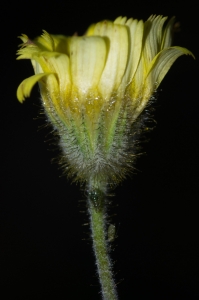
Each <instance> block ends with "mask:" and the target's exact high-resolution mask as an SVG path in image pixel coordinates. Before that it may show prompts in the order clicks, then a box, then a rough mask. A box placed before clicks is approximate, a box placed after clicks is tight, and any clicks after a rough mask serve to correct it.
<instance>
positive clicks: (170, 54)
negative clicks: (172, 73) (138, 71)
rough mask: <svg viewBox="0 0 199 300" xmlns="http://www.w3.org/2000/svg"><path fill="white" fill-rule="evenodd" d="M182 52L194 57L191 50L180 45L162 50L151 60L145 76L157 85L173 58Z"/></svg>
mask: <svg viewBox="0 0 199 300" xmlns="http://www.w3.org/2000/svg"><path fill="white" fill-rule="evenodd" d="M183 54H186V55H191V56H193V57H194V55H193V54H192V53H191V51H189V50H187V49H186V48H182V47H170V48H167V49H164V50H162V51H161V52H160V53H158V54H157V55H156V56H155V57H154V59H153V61H152V62H151V64H150V66H149V71H148V75H147V77H148V76H150V77H151V82H153V83H155V84H156V87H158V86H159V84H160V83H161V81H162V80H163V78H164V77H165V75H166V73H167V72H168V71H169V69H170V67H171V66H172V65H173V63H174V62H175V60H176V59H177V58H178V57H180V56H181V55H183Z"/></svg>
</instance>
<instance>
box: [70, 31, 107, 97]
mask: <svg viewBox="0 0 199 300" xmlns="http://www.w3.org/2000/svg"><path fill="white" fill-rule="evenodd" d="M106 51H107V50H106V43H105V41H104V39H103V38H101V37H96V36H90V37H88V36H84V37H74V38H73V39H72V40H71V45H70V60H71V76H72V82H73V85H74V86H75V87H76V88H77V89H78V90H79V92H81V93H83V94H85V93H87V92H88V91H89V89H91V88H92V89H95V88H96V87H97V84H98V82H99V80H100V77H101V74H102V71H103V69H104V65H105V60H106Z"/></svg>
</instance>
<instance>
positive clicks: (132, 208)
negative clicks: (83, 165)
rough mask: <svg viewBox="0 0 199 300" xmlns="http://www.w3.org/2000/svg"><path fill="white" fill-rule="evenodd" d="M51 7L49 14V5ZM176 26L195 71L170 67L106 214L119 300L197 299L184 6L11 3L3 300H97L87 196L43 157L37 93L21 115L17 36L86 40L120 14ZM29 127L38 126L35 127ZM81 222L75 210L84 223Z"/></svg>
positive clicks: (26, 72) (194, 93)
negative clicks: (113, 231) (161, 18)
mask: <svg viewBox="0 0 199 300" xmlns="http://www.w3.org/2000/svg"><path fill="white" fill-rule="evenodd" d="M49 2H50V3H49ZM151 14H163V15H168V16H169V17H171V16H173V15H175V16H176V17H177V21H179V22H180V24H181V30H180V31H179V32H178V33H176V40H175V44H176V45H179V46H184V47H187V48H188V49H190V50H191V51H193V53H194V54H195V56H196V61H194V60H193V59H192V58H191V57H186V56H183V57H181V58H179V59H178V61H177V62H176V63H175V64H174V66H173V67H172V69H171V70H170V71H169V73H168V74H167V76H166V78H165V79H164V81H163V83H162V84H161V86H160V89H159V91H160V93H159V97H158V100H157V102H156V103H155V104H154V107H155V108H156V111H155V119H156V121H157V126H156V128H155V129H154V130H153V132H151V133H150V134H149V136H148V137H150V141H149V142H148V143H144V144H143V152H146V155H143V156H142V157H140V158H139V160H138V162H137V164H136V171H135V174H134V176H132V178H130V179H127V180H126V181H124V182H123V184H122V185H121V186H119V187H118V188H117V189H116V190H115V191H114V193H115V194H116V195H115V197H114V198H113V199H112V201H113V205H112V208H111V211H112V212H113V213H114V214H116V216H115V217H113V223H114V224H115V225H116V228H117V235H118V238H117V239H116V242H115V243H114V247H113V248H114V251H113V252H112V257H113V260H114V261H115V265H114V270H115V274H116V281H117V282H118V292H119V296H120V299H145V298H146V297H148V298H152V299H181V298H183V297H184V298H185V299H197V298H198V296H199V272H198V269H199V240H198V231H199V221H198V179H199V172H198V150H199V142H198V130H199V123H198V109H199V104H198V101H199V99H198V90H197V89H198V62H197V57H198V29H199V28H198V16H197V15H196V8H195V7H192V2H191V1H190V2H188V3H187V2H186V6H185V4H184V5H183V4H182V1H165V2H161V1H146V0H144V1H140V2H135V1H125V0H123V1H121V2H119V3H118V2H113V1H104V2H102V1H100V2H94V1H93V2H88V1H86V2H85V1H82V2H77V1H74V2H72V1H56V2H55V1H32V2H31V1H29V2H28V1H17V2H16V4H15V6H14V7H13V5H12V6H11V5H10V2H9V1H8V2H6V3H4V4H3V7H2V8H1V15H2V16H1V22H2V24H1V33H2V34H1V40H2V43H1V50H2V54H1V118H0V119H1V122H2V124H1V131H2V132H1V151H2V154H1V156H0V159H1V185H2V187H1V200H0V215H1V216H0V223H1V228H0V264H1V267H0V272H1V284H2V286H3V288H2V289H1V293H2V292H3V291H6V296H4V297H3V298H2V299H11V298H12V299H48V298H49V297H51V298H54V299H82V300H83V299H87V300H90V299H92V300H93V299H96V300H97V299H100V295H99V285H98V280H97V277H96V272H95V265H94V258H93V253H92V245H91V242H90V241H89V239H88V238H89V228H88V227H87V226H82V224H83V223H85V222H87V215H86V213H85V206H84V202H80V200H82V199H84V195H83V194H82V192H81V191H80V189H79V186H77V185H75V184H72V185H71V183H70V181H69V180H67V179H66V178H65V177H62V176H61V175H62V173H61V171H60V170H59V169H58V167H57V165H56V164H52V163H51V160H52V158H54V157H56V156H57V154H58V151H57V150H56V149H55V147H54V146H52V145H50V142H48V140H49V139H50V136H49V135H47V134H48V133H49V131H50V130H49V129H41V130H38V128H39V127H41V126H42V124H44V122H45V121H44V119H43V118H40V117H38V116H39V105H40V104H39V103H40V101H39V93H38V87H36V88H34V91H33V93H32V95H31V98H30V99H27V100H26V101H25V103H24V104H23V105H21V104H20V103H19V102H18V101H17V99H16V89H17V86H18V85H19V83H20V82H21V81H22V80H23V79H25V78H26V77H28V76H30V75H32V74H33V71H32V67H31V64H30V62H29V61H25V60H24V61H20V62H19V61H15V52H16V50H17V45H18V44H19V43H20V41H19V39H17V36H19V35H20V34H21V33H26V34H27V35H28V36H29V37H31V38H34V37H35V36H37V35H40V34H41V31H42V29H45V30H47V31H48V32H50V33H54V34H56V33H57V34H60V33H62V34H65V35H72V34H73V33H74V32H78V33H79V34H83V33H84V31H85V29H86V28H87V27H88V26H89V25H90V24H91V23H92V22H97V21H99V20H101V19H105V18H107V19H114V18H116V17H117V16H119V15H123V16H125V15H126V16H128V17H134V18H139V19H140V18H142V19H144V20H146V19H147V18H148V17H149V16H150V15H151ZM35 118H36V120H35ZM80 211H83V213H81V212H80Z"/></svg>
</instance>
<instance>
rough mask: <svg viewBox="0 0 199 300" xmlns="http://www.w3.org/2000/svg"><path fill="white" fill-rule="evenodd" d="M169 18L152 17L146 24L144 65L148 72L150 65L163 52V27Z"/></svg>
mask: <svg viewBox="0 0 199 300" xmlns="http://www.w3.org/2000/svg"><path fill="white" fill-rule="evenodd" d="M166 19H167V17H164V18H163V17H162V16H157V17H156V16H151V17H150V18H149V19H148V20H147V21H146V22H145V24H144V38H143V42H144V48H143V56H144V64H145V69H146V70H147V68H148V65H149V64H150V62H151V61H152V60H153V58H154V57H155V56H156V54H157V53H158V52H159V51H160V50H161V42H162V35H163V34H162V27H163V24H164V22H165V21H166Z"/></svg>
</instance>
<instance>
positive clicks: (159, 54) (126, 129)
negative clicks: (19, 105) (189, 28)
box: [17, 16, 193, 182]
mask: <svg viewBox="0 0 199 300" xmlns="http://www.w3.org/2000/svg"><path fill="white" fill-rule="evenodd" d="M166 19H167V17H162V16H151V17H150V18H149V19H148V20H147V21H146V22H145V23H144V22H143V21H142V20H141V21H138V20H135V19H128V20H127V18H126V17H124V18H123V17H118V18H117V19H116V20H115V21H114V22H110V21H102V22H99V23H97V24H93V25H91V26H90V27H89V28H88V30H87V32H86V34H85V35H84V36H81V37H79V36H72V37H65V36H62V35H50V34H48V33H47V32H46V31H44V33H43V35H42V36H40V37H38V38H36V39H35V40H34V41H31V40H30V39H29V38H28V37H27V36H26V35H22V36H21V39H22V41H23V44H22V47H21V49H20V50H19V51H18V55H19V57H18V59H31V61H32V64H33V67H34V71H35V75H33V76H31V77H29V78H27V79H25V80H24V81H23V82H22V83H21V84H20V85H19V87H18V90H17V98H18V100H19V101H20V102H23V101H24V99H25V98H26V97H29V96H30V93H31V90H32V88H33V86H34V85H35V84H36V83H37V82H39V85H40V91H41V96H42V100H43V105H44V108H45V111H46V114H47V116H48V118H49V119H50V120H51V121H52V123H53V125H54V127H55V128H56V129H57V130H58V132H59V135H60V140H61V142H60V144H61V146H62V148H63V152H64V156H65V159H66V161H67V165H68V166H69V168H70V169H71V173H72V175H73V176H77V178H78V179H80V180H83V181H86V180H88V177H89V176H90V174H91V173H92V176H98V177H101V178H106V180H110V181H114V182H115V181H119V180H120V179H122V178H123V176H124V175H125V173H126V171H127V169H128V167H129V166H130V165H131V162H132V156H130V155H128V154H129V153H131V154H132V151H131V150H130V149H131V148H132V147H131V142H130V140H131V138H130V132H131V131H132V127H133V126H134V125H135V123H136V121H137V120H138V116H139V115H140V114H141V112H142V111H143V110H144V108H145V107H146V105H147V103H148V102H149V100H150V98H151V97H152V95H153V93H154V92H155V91H156V89H157V88H158V86H159V85H160V83H161V81H162V80H163V78H164V76H165V75H166V73H167V72H168V70H169V69H170V67H171V66H172V64H173V63H174V61H175V60H176V59H177V58H178V57H179V56H181V55H183V54H190V55H192V53H191V52H190V51H189V50H187V49H185V48H182V47H171V40H172V27H173V23H174V18H172V19H170V21H169V22H168V23H167V25H166V27H165V26H164V23H165V21H166ZM192 56H193V55H192Z"/></svg>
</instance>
